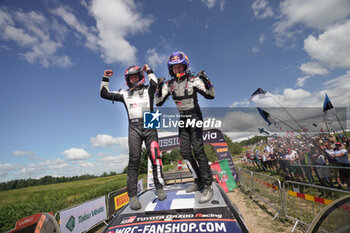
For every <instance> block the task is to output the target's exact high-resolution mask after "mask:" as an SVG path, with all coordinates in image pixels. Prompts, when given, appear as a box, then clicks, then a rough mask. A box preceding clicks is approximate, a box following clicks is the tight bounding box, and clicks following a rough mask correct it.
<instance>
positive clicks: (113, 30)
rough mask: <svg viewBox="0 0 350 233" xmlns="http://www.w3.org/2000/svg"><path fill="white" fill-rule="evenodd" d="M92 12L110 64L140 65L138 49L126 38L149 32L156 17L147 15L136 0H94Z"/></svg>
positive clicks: (104, 57) (105, 55)
mask: <svg viewBox="0 0 350 233" xmlns="http://www.w3.org/2000/svg"><path fill="white" fill-rule="evenodd" d="M89 11H90V14H91V15H92V16H93V17H94V18H95V20H96V27H97V31H98V46H99V47H100V49H101V53H102V55H101V56H102V58H103V60H104V61H105V62H106V63H108V64H110V63H115V62H118V63H122V64H126V65H131V64H136V63H137V59H136V53H137V48H136V47H135V46H133V45H131V44H130V43H129V42H128V41H127V40H126V37H127V36H130V35H133V34H137V33H144V32H147V31H148V30H149V27H150V25H151V23H152V22H153V18H152V17H151V16H146V17H144V16H143V15H142V14H141V13H140V12H139V6H138V5H136V4H135V3H134V1H132V0H129V1H127V0H114V1H110V0H92V2H91V3H90V5H89Z"/></svg>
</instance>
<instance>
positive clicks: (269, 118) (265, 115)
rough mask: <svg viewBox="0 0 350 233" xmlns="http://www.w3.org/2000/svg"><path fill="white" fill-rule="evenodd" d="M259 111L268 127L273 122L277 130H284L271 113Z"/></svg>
mask: <svg viewBox="0 0 350 233" xmlns="http://www.w3.org/2000/svg"><path fill="white" fill-rule="evenodd" d="M257 109H258V111H259V113H260V115H261V116H262V118H263V119H264V120H265V121H266V122H267V123H268V126H270V125H271V122H272V123H273V124H274V125H275V126H276V127H277V128H279V129H281V130H282V127H281V126H280V124H279V121H278V120H277V119H276V118H275V117H273V116H272V115H271V114H270V113H268V112H266V111H264V110H262V109H261V108H257Z"/></svg>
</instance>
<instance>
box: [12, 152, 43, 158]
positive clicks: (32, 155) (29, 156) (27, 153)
mask: <svg viewBox="0 0 350 233" xmlns="http://www.w3.org/2000/svg"><path fill="white" fill-rule="evenodd" d="M11 155H12V156H15V157H17V156H27V157H28V158H29V159H31V160H42V159H41V158H38V157H37V156H36V155H35V153H34V152H32V151H21V150H15V151H14V152H12V154H11Z"/></svg>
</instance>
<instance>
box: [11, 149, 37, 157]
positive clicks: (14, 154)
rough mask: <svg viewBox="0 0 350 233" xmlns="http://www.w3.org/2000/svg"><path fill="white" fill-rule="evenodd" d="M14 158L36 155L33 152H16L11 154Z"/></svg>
mask: <svg viewBox="0 0 350 233" xmlns="http://www.w3.org/2000/svg"><path fill="white" fill-rule="evenodd" d="M11 155H12V156H25V155H34V152H32V151H21V150H15V151H14V152H12V154H11Z"/></svg>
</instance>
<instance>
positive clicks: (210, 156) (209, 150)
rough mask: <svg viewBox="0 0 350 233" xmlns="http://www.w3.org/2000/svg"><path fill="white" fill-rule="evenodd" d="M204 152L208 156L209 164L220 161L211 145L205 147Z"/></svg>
mask: <svg viewBox="0 0 350 233" xmlns="http://www.w3.org/2000/svg"><path fill="white" fill-rule="evenodd" d="M204 152H205V154H206V155H207V158H208V161H209V162H212V163H213V162H215V161H217V160H218V157H217V155H216V153H215V151H214V148H213V146H212V145H210V144H207V145H204Z"/></svg>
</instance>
